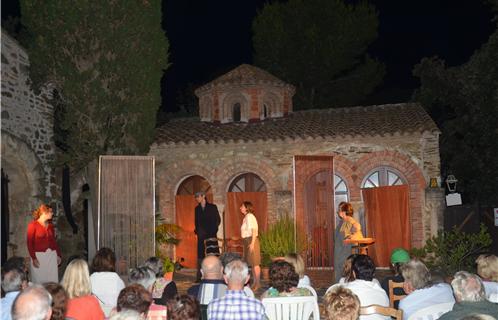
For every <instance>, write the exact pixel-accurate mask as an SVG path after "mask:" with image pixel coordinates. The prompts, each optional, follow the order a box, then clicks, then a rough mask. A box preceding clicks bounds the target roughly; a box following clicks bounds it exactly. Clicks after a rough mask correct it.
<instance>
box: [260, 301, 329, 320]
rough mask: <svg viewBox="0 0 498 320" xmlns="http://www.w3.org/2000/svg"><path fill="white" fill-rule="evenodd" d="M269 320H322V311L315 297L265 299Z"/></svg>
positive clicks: (264, 303)
mask: <svg viewBox="0 0 498 320" xmlns="http://www.w3.org/2000/svg"><path fill="white" fill-rule="evenodd" d="M262 302H263V305H264V306H265V311H266V316H267V317H268V319H269V320H308V319H310V316H313V317H312V319H313V320H320V309H319V308H318V302H317V301H316V298H315V297H314V296H305V297H278V298H264V299H263V300H262Z"/></svg>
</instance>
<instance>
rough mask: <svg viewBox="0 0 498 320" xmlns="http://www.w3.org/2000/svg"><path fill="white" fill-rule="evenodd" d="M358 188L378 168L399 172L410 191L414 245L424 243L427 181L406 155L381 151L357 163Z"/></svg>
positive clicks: (367, 155) (370, 154)
mask: <svg viewBox="0 0 498 320" xmlns="http://www.w3.org/2000/svg"><path fill="white" fill-rule="evenodd" d="M357 164H358V167H357V169H356V170H355V171H356V174H357V175H358V179H357V187H358V188H361V185H360V184H361V182H362V181H363V178H364V177H365V176H366V174H368V173H369V172H370V171H371V170H373V169H375V168H377V167H382V166H386V167H392V168H394V169H396V170H398V171H399V172H400V173H401V174H402V175H403V176H404V178H405V179H406V180H407V182H408V186H409V190H410V219H411V222H412V245H413V246H416V247H419V246H421V245H422V243H423V237H424V235H423V212H422V211H423V200H424V190H425V185H426V181H425V178H424V176H423V174H422V170H421V169H420V168H419V167H418V166H417V165H416V164H415V163H414V162H413V161H412V160H411V159H410V158H409V157H408V156H406V155H404V154H402V153H399V152H396V151H388V150H386V151H379V152H372V153H369V154H366V155H364V156H363V157H361V158H360V159H359V160H358V161H357Z"/></svg>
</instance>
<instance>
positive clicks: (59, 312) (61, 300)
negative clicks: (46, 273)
mask: <svg viewBox="0 0 498 320" xmlns="http://www.w3.org/2000/svg"><path fill="white" fill-rule="evenodd" d="M43 287H45V289H46V290H47V291H48V293H50V296H51V297H52V316H51V317H50V320H64V319H65V318H66V310H67V302H68V300H69V297H68V295H67V293H66V290H64V288H63V287H62V286H61V285H60V284H58V283H55V282H47V283H44V284H43Z"/></svg>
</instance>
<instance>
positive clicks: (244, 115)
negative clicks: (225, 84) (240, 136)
mask: <svg viewBox="0 0 498 320" xmlns="http://www.w3.org/2000/svg"><path fill="white" fill-rule="evenodd" d="M236 103H239V104H240V121H248V120H249V118H250V116H249V104H250V98H248V97H246V95H245V94H243V93H241V92H229V93H228V94H227V95H226V97H225V98H224V99H223V103H222V105H221V106H222V107H221V110H222V112H221V122H222V123H225V122H232V121H233V106H234V105H235V104H236Z"/></svg>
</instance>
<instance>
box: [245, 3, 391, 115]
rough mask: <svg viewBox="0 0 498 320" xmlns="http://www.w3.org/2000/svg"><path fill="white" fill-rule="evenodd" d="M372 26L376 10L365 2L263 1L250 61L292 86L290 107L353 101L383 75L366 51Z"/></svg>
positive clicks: (340, 104)
mask: <svg viewBox="0 0 498 320" xmlns="http://www.w3.org/2000/svg"><path fill="white" fill-rule="evenodd" d="M377 27H378V20H377V13H376V12H375V10H374V8H373V7H372V6H371V5H369V4H367V3H366V2H361V3H359V4H357V5H347V4H345V3H344V1H341V0H289V1H288V2H285V3H281V2H277V1H275V2H271V3H267V4H266V5H265V6H264V8H263V9H262V11H261V12H260V13H259V14H258V16H257V17H256V18H255V20H254V22H253V33H254V36H253V45H254V50H255V57H254V61H255V64H256V65H258V66H259V67H261V68H263V69H265V70H267V71H269V72H270V73H272V74H274V75H275V76H277V77H279V78H281V79H283V80H285V81H287V82H289V83H292V84H294V85H295V86H296V87H297V92H296V95H295V97H294V102H295V109H310V108H330V107H343V106H350V105H356V104H358V103H359V102H361V101H362V100H363V99H364V98H365V97H366V96H367V95H368V94H370V93H371V92H372V91H373V89H374V88H375V87H376V86H378V85H379V84H380V83H381V82H382V79H383V77H384V74H385V70H384V66H383V65H382V64H381V63H379V62H378V61H375V60H374V59H372V58H371V57H369V56H368V54H367V53H366V50H367V48H368V46H369V44H371V43H372V42H373V41H374V40H375V39H376V37H377Z"/></svg>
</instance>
